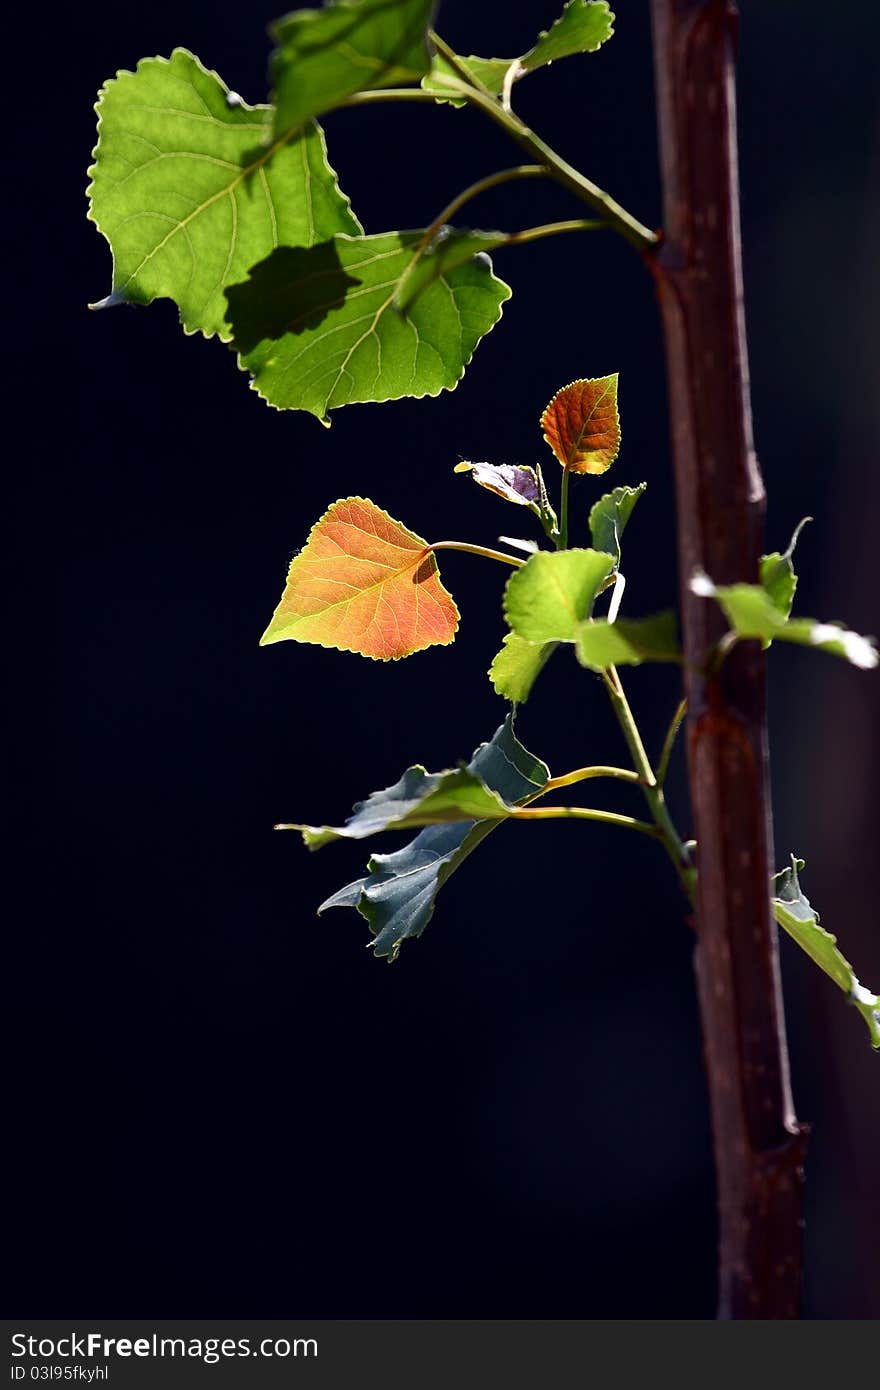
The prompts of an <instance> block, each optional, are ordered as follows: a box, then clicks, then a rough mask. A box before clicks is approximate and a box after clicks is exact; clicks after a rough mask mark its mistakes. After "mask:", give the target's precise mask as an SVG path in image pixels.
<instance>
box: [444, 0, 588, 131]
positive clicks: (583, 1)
mask: <svg viewBox="0 0 880 1390" xmlns="http://www.w3.org/2000/svg"><path fill="white" fill-rule="evenodd" d="M613 26H614V15H613V14H612V13H611V9H610V7H609V6H608V4H607V3H606V0H568V4H567V5H566V6H565V9H564V10H563V11H562V14H561V15H560V16H559V18H558V19H557V20H556V22H555V24H553V25H551V27H550V28H549V29H546V30H543V31H542V32H541V33H540V34H539V35H538V38H537V40H536V41H535V43H534V44H533V45H532V47H531V48H530V49H529V51H528V52H527V53H524V54H523V55H522V57H520V58H476V57H473V56H471V57H467V58H459V62H460V63H461V64H462V65H463V66H464V67H465V68H466V69H467V71H468V72H469V73H471V74H472V75H473V76H474V77H475V78H476V79H477V80H478V82H480V83H481V85H482V86H483V87H485V88H487V90H488V91H490V92H492V94H493V95H494V96H500V95H501V93H502V91H503V90H504V83H505V79H507V80H508V81H509V82H513V81H517V80H518V79H519V78H520V77H523V76H524V75H525V74H526V73H527V72H534V71H535V69H536V68H540V67H544V66H545V65H546V64H547V63H553V62H556V60H557V59H559V58H568V57H571V56H572V55H573V54H576V53H595V52H596V50H597V49H598V48H601V47H602V44H603V43H605V42H606V41H607V40H608V39H610V38H611V35H612V34H613V33H614V27H613ZM511 69H512V71H511ZM455 75H456V74H455V70H454V68H453V67H452V65H451V64H450V63H449V62H447V60H446V59H445V58H444V57H443V55H442V54H440V53H438V54H436V55H435V57H434V62H433V64H432V66H431V71H430V73H429V74H428V76H427V77H425V78H423V80H422V86H423V87H424V88H425V89H426V90H427V91H429V92H434V93H436V94H437V96H438V98H440V99H442V100H446V101H449V102H450V104H451V105H453V106H463V105H464V104H465V102H464V100H463V98H456V97H449V96H446V95H445V92H448V88H446V89H445V90H444V86H443V77H444V76H446V77H449V76H455Z"/></svg>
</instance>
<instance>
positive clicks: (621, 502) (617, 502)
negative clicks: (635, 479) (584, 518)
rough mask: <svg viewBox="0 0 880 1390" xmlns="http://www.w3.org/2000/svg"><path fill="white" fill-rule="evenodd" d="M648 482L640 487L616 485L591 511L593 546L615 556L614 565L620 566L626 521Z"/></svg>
mask: <svg viewBox="0 0 880 1390" xmlns="http://www.w3.org/2000/svg"><path fill="white" fill-rule="evenodd" d="M647 486H648V484H647V483H639V485H638V487H616V488H615V489H614V491H613V492H606V493H605V495H604V497H600V498H599V500H598V502H596V503H594V505H593V507H592V509H591V511H590V535H591V537H592V539H593V547H594V549H596V550H604V551H605V552H606V553H607V554H608V555H613V556H614V567H615V569H619V567H620V538H621V536H622V535H623V532H624V528H625V526H626V523H627V522H628V521H629V519H630V517H631V516H632V510H633V507H634V506H635V505H636V503H637V502H638V500H639V498H640V497H641V495H642V493H643V492H644V491H645V488H646V487H647Z"/></svg>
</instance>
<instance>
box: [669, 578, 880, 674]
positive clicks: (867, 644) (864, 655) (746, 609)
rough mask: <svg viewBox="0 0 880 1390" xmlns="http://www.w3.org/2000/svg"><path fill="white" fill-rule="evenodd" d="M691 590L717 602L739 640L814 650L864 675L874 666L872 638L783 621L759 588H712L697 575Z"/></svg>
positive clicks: (808, 621) (810, 622)
mask: <svg viewBox="0 0 880 1390" xmlns="http://www.w3.org/2000/svg"><path fill="white" fill-rule="evenodd" d="M691 590H692V592H693V593H695V594H699V595H700V597H701V598H714V599H717V601H718V603H719V604H720V606H721V608H722V609H723V611H724V615H725V617H726V618H727V621H728V622H729V623H730V626H731V627H732V629H733V631H734V632H736V633H738V634H739V636H740V637H755V638H760V639H761V641H762V642H764V643H765V644H766V645H769V644H770V642H773V641H780V642H796V643H798V644H799V645H800V646H804V647H816V648H817V649H818V650H819V651H823V652H830V653H831V655H832V656H842V657H843V658H844V659H845V660H846V661H850V662H852V664H853V666H861V667H862V669H863V670H866V671H867V670H871V669H873V667H875V666H876V665H877V647H876V644H875V642H874V639H873V637H861V636H860V635H859V634H858V633H857V632H851V631H850V630H849V628H846V627H843V626H842V625H840V624H838V623H820V622H817V621H816V620H815V618H788V619H786V617H785V615H784V613H783V612H782V611H781V610H780V609H779V608H777V606H776V604H775V603H774V602H773V599H772V598H771V597H770V595H769V594H768V592H767V590H766V589H765V588H764V587H763V586H762V585H761V584H727V585H722V584H713V583H712V580H711V579H710V578H709V576H708V575H706V574H703V573H702V572H697V573H696V574H695V575H694V576H693V578H692V579H691Z"/></svg>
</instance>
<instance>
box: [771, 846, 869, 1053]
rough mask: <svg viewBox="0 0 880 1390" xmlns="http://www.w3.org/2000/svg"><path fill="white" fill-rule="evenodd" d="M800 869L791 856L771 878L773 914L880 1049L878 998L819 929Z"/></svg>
mask: <svg viewBox="0 0 880 1390" xmlns="http://www.w3.org/2000/svg"><path fill="white" fill-rule="evenodd" d="M803 867H804V861H803V859H796V858H795V856H794V855H792V856H791V867H790V868H788V869H783V870H782V872H781V873H778V874H776V875H775V877H774V879H773V896H772V899H771V901H772V904H773V915H774V916H775V918H776V920H777V922H778V923H779V925H780V926H781V927H783V928H784V930H785V931H787V932H788V934H789V936H790V937H792V938H793V940H795V941H796V942H797V944H798V945H799V946H800V948H801V950H803V951H806V953H807V955H808V956H809V957H810V959H811V960H813V961H815V963H816V965H818V966H819V968H820V970H824V972H825V974H826V975H827V976H828V977H829V979H831V980H833V981H834V983H835V984H836V985H837V987H838V989H842V990H843V992H844V994H845V995H846V997H847V999H848V1000H849V1002H850V1003H851V1004H853V1005H855V1007H856V1009H857V1010H858V1012H859V1013H860V1014H861V1016H862V1018H863V1019H864V1020H865V1023H866V1024H867V1027H868V1032H869V1033H870V1035H871V1044H872V1046H873V1047H876V1048H880V999H878V997H877V995H876V994H872V993H871V991H870V990H868V989H865V987H864V986H863V985H860V984H859V981H858V979H857V978H856V975H855V973H854V972H853V968H852V966H851V965H850V963H849V961H848V960H846V959H845V958H844V956H843V955H842V954H841V953H840V951H839V950H838V949H837V938H836V937H834V936H832V935H831V933H830V932H827V931H825V929H824V927H820V925H819V914H818V912H816V910H815V908H813V907H812V906H811V904H810V900H809V898H807V896H806V894H805V893H804V891H803V889H802V888H801V886H800V883H799V881H798V874H799V872H800V870H801V869H802V868H803Z"/></svg>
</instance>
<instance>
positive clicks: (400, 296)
mask: <svg viewBox="0 0 880 1390" xmlns="http://www.w3.org/2000/svg"><path fill="white" fill-rule="evenodd" d="M507 239H508V238H507V233H506V232H470V231H467V230H463V229H457V228H455V227H440V228H439V230H438V231H437V232H435V234H434V236H433V237H432V238H431V240H430V241H429V242H428V244H427V246H425V248H424V249H423V250H422V251H420V252H419V253H418V254H417V255H416V256H415V257H414V258H413V260H412V262H411V264H410V266H409V268H408V269H407V270H406V271H405V272H404V274H403V276H402V277H401V280H400V282H399V284H398V286H397V290H396V291H395V294H394V301H393V302H394V307H395V309H397V310H398V311H399V312H400V313H406V311H407V310H408V309H410V308H411V307H412V306H413V304H415V302H416V300H417V299H418V297H419V295H420V294H422V292H423V291H424V290H425V289H427V287H428V285H432V284H433V283H434V281H435V280H439V278H440V276H441V275H447V274H448V273H449V271H450V270H455V268H456V266H459V265H464V264H465V263H466V262H467V261H470V260H473V258H474V257H475V256H480V255H482V256H488V254H489V252H490V251H494V250H495V249H496V248H497V247H499V246H503V245H504V243H505V242H506V241H507ZM483 264H484V265H485V264H488V265H489V266H490V267H491V262H490V261H484V262H483Z"/></svg>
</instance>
